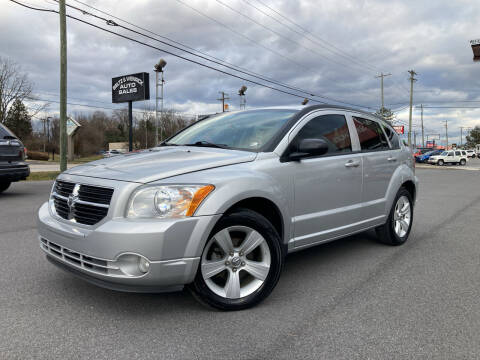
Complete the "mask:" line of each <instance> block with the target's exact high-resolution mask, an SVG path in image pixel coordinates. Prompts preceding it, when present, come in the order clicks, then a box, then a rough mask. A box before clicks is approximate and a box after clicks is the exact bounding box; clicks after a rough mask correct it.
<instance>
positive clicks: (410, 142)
mask: <svg viewBox="0 0 480 360" xmlns="http://www.w3.org/2000/svg"><path fill="white" fill-rule="evenodd" d="M408 72H409V73H410V112H409V116H408V147H409V148H410V149H411V148H412V107H413V82H414V81H416V80H417V79H415V78H414V76H415V75H417V73H416V72H415V71H414V70H410V71H408Z"/></svg>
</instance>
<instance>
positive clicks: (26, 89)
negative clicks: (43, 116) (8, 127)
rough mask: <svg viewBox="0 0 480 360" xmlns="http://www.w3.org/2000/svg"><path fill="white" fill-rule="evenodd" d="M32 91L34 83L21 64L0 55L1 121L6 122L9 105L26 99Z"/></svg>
mask: <svg viewBox="0 0 480 360" xmlns="http://www.w3.org/2000/svg"><path fill="white" fill-rule="evenodd" d="M31 93H32V84H31V83H30V82H29V80H28V78H27V75H26V74H24V73H21V71H20V68H19V66H18V65H17V64H16V63H15V62H14V61H12V60H10V59H8V58H2V57H0V123H2V124H3V123H4V122H5V119H6V117H7V111H8V108H9V106H10V105H11V104H12V103H13V102H14V101H15V100H20V101H22V102H23V101H24V100H25V99H27V98H29V97H30V95H31Z"/></svg>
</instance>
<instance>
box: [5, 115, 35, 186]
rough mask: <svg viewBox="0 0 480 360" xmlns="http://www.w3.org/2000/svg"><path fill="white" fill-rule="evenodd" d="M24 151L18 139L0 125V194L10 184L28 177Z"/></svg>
mask: <svg viewBox="0 0 480 360" xmlns="http://www.w3.org/2000/svg"><path fill="white" fill-rule="evenodd" d="M25 151H26V149H25V147H24V146H23V144H22V142H21V141H20V139H18V138H17V137H16V136H15V134H14V133H13V132H11V131H10V130H9V129H8V128H7V127H6V126H5V125H2V124H0V193H2V192H4V191H5V190H7V189H8V188H9V187H10V184H11V183H12V182H15V181H20V180H24V179H26V178H27V177H28V175H30V168H29V166H28V164H27V163H26V162H25Z"/></svg>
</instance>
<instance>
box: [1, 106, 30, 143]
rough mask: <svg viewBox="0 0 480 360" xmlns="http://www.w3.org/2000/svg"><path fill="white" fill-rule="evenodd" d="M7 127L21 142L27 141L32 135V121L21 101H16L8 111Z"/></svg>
mask: <svg viewBox="0 0 480 360" xmlns="http://www.w3.org/2000/svg"><path fill="white" fill-rule="evenodd" d="M5 125H6V126H7V127H8V128H9V129H10V130H12V131H13V132H14V133H15V135H17V136H18V137H19V138H20V139H21V140H24V139H27V138H29V137H30V136H31V135H32V119H31V118H30V115H28V111H27V108H26V107H25V105H24V104H23V102H22V101H21V100H20V99H17V100H15V101H14V102H13V104H12V106H10V109H8V113H7V117H6V119H5Z"/></svg>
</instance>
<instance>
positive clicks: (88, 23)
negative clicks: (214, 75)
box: [10, 0, 372, 109]
mask: <svg viewBox="0 0 480 360" xmlns="http://www.w3.org/2000/svg"><path fill="white" fill-rule="evenodd" d="M10 1H11V2H14V3H16V4H18V5H20V6H23V7H26V8H29V9H32V10H37V11H47V12H52V13H58V12H57V11H56V10H45V9H38V8H34V7H31V6H27V5H25V4H23V3H20V2H18V1H16V0H10ZM66 16H67V17H69V18H71V19H74V20H77V21H79V22H81V23H84V24H87V25H90V26H92V27H94V28H97V29H99V30H103V31H105V32H108V33H110V34H113V35H116V36H118V37H121V38H124V39H127V40H130V41H133V42H136V43H138V44H141V45H144V46H147V47H150V48H152V49H155V50H159V51H162V52H164V53H167V54H169V55H172V56H175V57H177V58H180V59H182V60H185V61H188V62H191V63H194V64H197V65H200V66H202V67H205V68H208V69H211V70H214V71H217V72H220V73H223V74H225V75H229V76H231V77H235V78H237V79H240V80H243V81H247V82H249V83H252V84H255V85H259V86H262V87H265V88H268V89H271V90H274V91H278V92H281V93H284V94H287V95H291V96H295V97H298V98H302V99H303V98H304V96H302V95H299V94H295V93H292V92H289V91H285V90H282V89H278V88H275V87H273V86H270V85H266V84H262V83H259V82H257V81H255V80H251V79H248V78H245V77H242V76H239V75H236V74H232V73H229V72H227V71H224V70H221V69H217V68H215V67H213V66H210V65H207V64H203V63H201V62H198V61H196V60H192V59H189V58H187V57H184V56H181V55H178V54H175V53H173V52H171V51H168V50H165V49H162V48H159V47H156V46H153V45H150V44H147V43H145V42H143V41H140V40H137V39H134V38H131V37H129V36H126V35H123V34H120V33H117V32H115V31H111V30H109V29H106V28H103V27H101V26H98V25H95V24H93V23H90V22H88V21H85V20H82V19H79V18H77V17H75V16H72V15H68V14H67V15H66ZM110 21H111V20H110ZM108 22H109V21H108V20H107V23H108ZM110 25H112V24H110ZM113 26H115V25H113ZM312 96H315V97H319V98H323V99H326V100H330V101H334V102H337V103H341V104H345V105H350V106H355V107H360V108H368V109H372V108H371V107H368V106H362V105H358V104H352V103H348V102H344V101H340V100H336V99H333V98H329V97H326V96H322V95H312ZM308 99H309V100H311V101H314V102H318V103H324V102H322V101H319V100H317V99H312V98H308Z"/></svg>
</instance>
